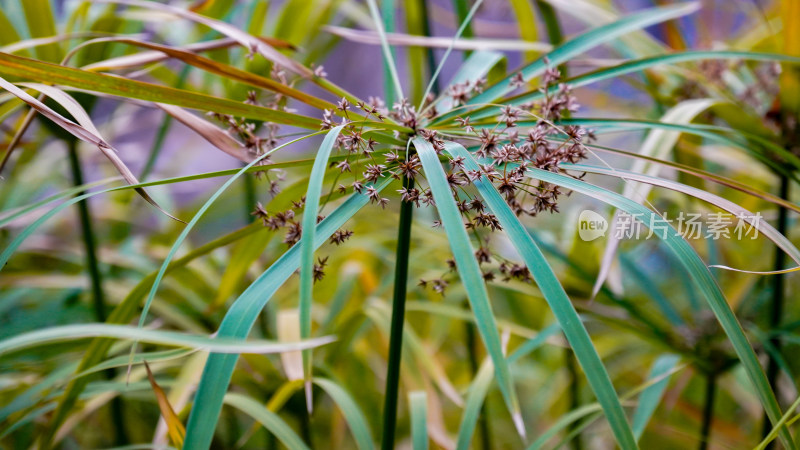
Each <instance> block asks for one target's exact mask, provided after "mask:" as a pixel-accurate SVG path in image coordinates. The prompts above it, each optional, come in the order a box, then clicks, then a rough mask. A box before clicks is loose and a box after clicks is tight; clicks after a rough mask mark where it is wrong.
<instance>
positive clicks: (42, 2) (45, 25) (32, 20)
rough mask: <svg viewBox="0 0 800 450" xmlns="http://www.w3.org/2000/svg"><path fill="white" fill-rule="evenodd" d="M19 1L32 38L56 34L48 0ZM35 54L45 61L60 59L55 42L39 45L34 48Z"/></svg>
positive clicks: (59, 51) (59, 50)
mask: <svg viewBox="0 0 800 450" xmlns="http://www.w3.org/2000/svg"><path fill="white" fill-rule="evenodd" d="M21 3H22V9H23V11H24V12H25V22H26V23H27V24H28V31H29V32H30V34H31V37H32V38H43V37H53V36H55V35H56V34H58V31H57V30H56V21H55V16H53V8H52V7H51V6H50V0H25V1H24V2H21ZM36 54H37V55H38V56H39V58H40V59H44V60H47V61H58V60H60V59H61V49H60V48H59V46H58V45H57V44H50V45H45V46H42V47H39V48H37V49H36Z"/></svg>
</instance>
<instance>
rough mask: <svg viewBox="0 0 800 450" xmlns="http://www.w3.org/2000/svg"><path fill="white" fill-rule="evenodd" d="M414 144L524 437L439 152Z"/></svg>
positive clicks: (483, 289)
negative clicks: (440, 161) (437, 153)
mask: <svg viewBox="0 0 800 450" xmlns="http://www.w3.org/2000/svg"><path fill="white" fill-rule="evenodd" d="M412 142H413V144H414V147H415V148H416V149H417V153H418V154H419V158H420V161H421V162H422V167H423V169H424V171H425V176H426V177H427V179H428V183H429V184H430V189H431V191H432V192H433V198H434V200H435V202H436V209H437V210H438V211H439V217H440V218H441V221H442V225H443V226H444V228H445V232H446V233H447V239H448V241H449V243H450V249H451V251H452V252H453V257H454V258H455V261H456V268H457V269H458V274H459V277H460V278H461V282H462V283H463V284H464V289H465V290H466V291H467V297H468V299H469V302H470V306H471V307H472V311H473V312H474V313H475V322H476V325H477V327H478V331H479V333H480V335H481V338H482V339H483V343H484V345H485V346H486V350H487V351H488V353H489V355H490V357H491V359H492V363H493V364H494V369H495V375H496V376H497V384H498V385H499V386H500V392H502V393H503V399H504V400H505V402H506V406H507V407H508V410H509V412H510V413H511V416H512V418H513V420H514V425H515V426H516V428H517V431H518V432H519V433H520V435H521V436H523V437H524V436H525V426H524V424H523V422H522V415H521V413H520V408H519V402H518V400H517V395H516V393H515V392H514V385H513V382H512V380H511V372H510V371H509V370H508V364H507V363H506V361H505V357H504V356H503V350H502V346H501V345H500V334H499V333H498V331H497V325H496V322H495V318H494V313H493V312H492V307H491V304H490V302H489V294H488V292H487V291H486V285H485V284H484V282H483V277H482V275H481V270H480V267H478V263H477V261H476V260H475V256H474V253H475V252H474V250H473V248H472V244H471V243H470V240H469V236H468V235H467V231H466V229H465V228H464V223H463V222H462V221H461V215H460V214H459V213H458V208H457V207H456V202H455V199H454V198H453V194H452V193H451V192H450V187H449V185H448V183H447V179H446V178H445V174H444V169H443V168H442V166H441V164H440V163H439V158H438V157H437V155H436V151H435V150H434V149H433V146H432V145H431V144H430V143H429V142H428V141H426V140H424V139H422V138H418V137H417V138H414V139H413V140H412Z"/></svg>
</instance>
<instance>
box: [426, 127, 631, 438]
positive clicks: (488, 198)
mask: <svg viewBox="0 0 800 450" xmlns="http://www.w3.org/2000/svg"><path fill="white" fill-rule="evenodd" d="M445 150H446V151H447V152H448V153H450V154H451V155H452V156H453V157H458V156H461V157H463V158H464V160H465V168H466V170H480V166H479V165H478V163H477V162H476V161H475V160H474V159H473V158H472V155H471V154H470V153H469V152H467V150H466V149H465V148H464V147H462V146H461V145H459V144H456V143H453V142H446V143H445ZM474 184H475V186H476V188H477V189H478V192H479V193H480V194H481V197H483V199H484V201H485V202H486V204H487V206H488V207H489V209H490V210H491V211H492V213H493V214H494V215H495V216H497V218H498V220H499V221H500V224H501V225H502V226H503V229H504V230H505V232H506V234H508V236H509V239H510V241H511V243H512V244H513V245H514V248H515V249H516V250H517V253H519V254H520V256H521V257H522V259H523V261H524V262H525V265H526V266H528V269H529V270H530V272H531V275H532V276H533V279H534V280H535V281H536V284H537V285H538V286H539V290H541V291H542V294H543V295H544V298H545V300H546V301H547V303H548V304H549V305H550V309H551V310H552V311H553V314H554V315H555V317H556V319H557V320H558V323H559V324H560V325H561V329H562V330H564V334H565V335H566V337H567V340H568V341H569V343H570V345H571V346H572V350H573V351H574V352H575V357H576V358H577V360H578V362H579V363H580V365H581V367H582V368H583V371H584V373H585V374H586V378H587V381H588V382H589V385H590V386H591V388H592V390H593V391H594V393H595V396H596V397H597V401H598V402H599V403H600V405H602V407H603V411H604V412H605V414H606V418H607V419H608V423H609V425H610V426H611V430H612V431H613V432H614V436H615V437H616V439H617V444H618V445H619V446H620V447H621V448H623V449H635V448H637V445H636V440H635V439H634V438H633V433H632V432H631V428H630V425H629V424H628V420H627V418H626V417H625V411H624V410H623V409H622V405H620V402H619V398H618V397H617V393H616V391H615V390H614V385H613V384H612V383H611V379H610V377H609V376H608V372H607V371H606V369H605V367H604V366H603V361H602V360H601V359H600V356H599V355H598V354H597V350H596V349H595V348H594V345H593V344H592V341H591V338H590V337H589V333H588V332H587V331H586V328H585V327H584V326H583V323H582V322H581V320H580V317H579V316H578V313H577V312H576V311H575V307H574V306H572V302H570V299H569V297H568V296H567V294H566V292H565V291H564V288H563V287H562V286H561V283H560V282H559V280H558V278H557V277H556V275H555V273H554V272H553V269H552V268H550V265H549V264H548V262H547V260H546V259H545V257H544V255H543V254H542V251H541V250H540V249H539V247H538V246H537V245H536V243H535V242H534V241H533V239H532V238H531V236H530V235H529V234H528V232H527V231H526V230H525V227H524V226H523V225H522V223H520V221H519V219H518V218H517V217H516V215H515V214H514V212H513V211H512V210H511V208H510V207H509V206H508V204H507V203H506V202H505V200H503V197H502V196H501V195H500V193H499V192H497V189H495V187H494V186H493V185H492V184H491V182H489V181H488V179H487V178H486V177H485V176H481V178H479V179H477V180H475V181H474ZM437 203H438V202H437Z"/></svg>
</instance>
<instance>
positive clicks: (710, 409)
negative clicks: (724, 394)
mask: <svg viewBox="0 0 800 450" xmlns="http://www.w3.org/2000/svg"><path fill="white" fill-rule="evenodd" d="M716 394H717V374H716V373H715V372H711V373H709V374H707V375H706V399H705V405H704V406H703V420H702V422H701V424H700V447H699V448H700V450H706V449H707V448H708V443H709V439H710V437H711V422H712V420H713V419H714V397H716Z"/></svg>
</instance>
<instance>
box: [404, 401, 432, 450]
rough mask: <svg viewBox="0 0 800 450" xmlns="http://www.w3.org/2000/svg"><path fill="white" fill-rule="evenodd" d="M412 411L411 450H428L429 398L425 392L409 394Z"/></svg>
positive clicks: (409, 406) (409, 404) (409, 405)
mask: <svg viewBox="0 0 800 450" xmlns="http://www.w3.org/2000/svg"><path fill="white" fill-rule="evenodd" d="M408 408H409V410H410V411H411V448H412V449H413V450H428V396H427V394H426V393H425V391H414V392H409V393H408Z"/></svg>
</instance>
